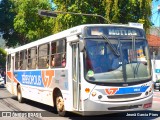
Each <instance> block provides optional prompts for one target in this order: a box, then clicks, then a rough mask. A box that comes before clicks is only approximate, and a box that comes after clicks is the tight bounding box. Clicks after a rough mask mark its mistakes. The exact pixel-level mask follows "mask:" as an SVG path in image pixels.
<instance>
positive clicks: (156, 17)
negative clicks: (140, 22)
mask: <svg viewBox="0 0 160 120" xmlns="http://www.w3.org/2000/svg"><path fill="white" fill-rule="evenodd" d="M158 6H159V9H158ZM151 21H152V23H153V25H154V26H156V27H160V0H158V1H157V0H153V2H152V16H151Z"/></svg>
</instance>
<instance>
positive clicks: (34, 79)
mask: <svg viewBox="0 0 160 120" xmlns="http://www.w3.org/2000/svg"><path fill="white" fill-rule="evenodd" d="M22 83H23V84H28V85H38V86H41V83H42V82H41V76H40V75H22Z"/></svg>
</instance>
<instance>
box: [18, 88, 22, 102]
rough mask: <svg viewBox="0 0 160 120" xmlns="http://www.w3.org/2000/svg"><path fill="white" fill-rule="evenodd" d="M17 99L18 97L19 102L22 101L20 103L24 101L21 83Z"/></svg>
mask: <svg viewBox="0 0 160 120" xmlns="http://www.w3.org/2000/svg"><path fill="white" fill-rule="evenodd" d="M17 99H18V102H20V103H22V102H23V98H22V92H21V86H20V85H18V87H17Z"/></svg>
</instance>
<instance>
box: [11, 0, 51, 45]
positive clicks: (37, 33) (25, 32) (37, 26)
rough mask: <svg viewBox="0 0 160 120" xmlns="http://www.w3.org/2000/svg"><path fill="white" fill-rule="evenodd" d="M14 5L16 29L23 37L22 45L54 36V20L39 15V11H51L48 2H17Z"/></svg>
mask: <svg viewBox="0 0 160 120" xmlns="http://www.w3.org/2000/svg"><path fill="white" fill-rule="evenodd" d="M13 1H14V0H13ZM14 5H15V7H16V9H15V13H16V16H15V19H14V29H15V31H16V32H18V33H19V34H21V36H22V37H21V41H22V43H21V44H26V43H29V42H31V41H35V40H37V39H39V38H42V37H45V36H48V35H51V34H52V29H53V25H54V20H53V19H52V18H47V17H41V16H39V15H38V9H46V10H51V5H50V4H49V2H48V0H17V1H14Z"/></svg>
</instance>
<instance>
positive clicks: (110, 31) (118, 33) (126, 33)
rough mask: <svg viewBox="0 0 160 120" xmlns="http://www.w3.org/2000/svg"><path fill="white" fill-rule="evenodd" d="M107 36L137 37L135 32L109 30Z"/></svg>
mask: <svg viewBox="0 0 160 120" xmlns="http://www.w3.org/2000/svg"><path fill="white" fill-rule="evenodd" d="M109 35H137V32H136V31H135V30H124V29H123V30H121V29H118V30H117V29H116V30H115V29H110V30H109Z"/></svg>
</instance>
